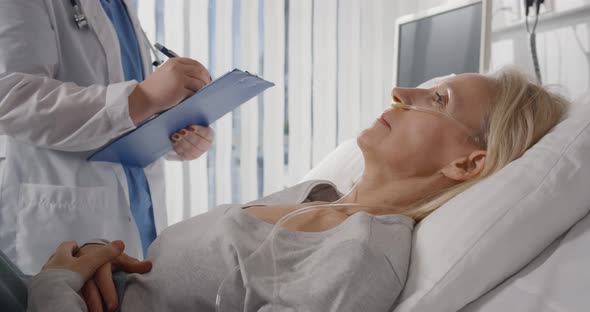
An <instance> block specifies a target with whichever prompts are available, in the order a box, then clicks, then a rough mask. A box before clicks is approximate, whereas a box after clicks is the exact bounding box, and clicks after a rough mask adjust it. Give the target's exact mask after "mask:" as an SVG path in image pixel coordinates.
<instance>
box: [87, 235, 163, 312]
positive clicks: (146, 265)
mask: <svg viewBox="0 0 590 312" xmlns="http://www.w3.org/2000/svg"><path fill="white" fill-rule="evenodd" d="M117 242H120V244H121V245H122V244H123V242H121V241H117ZM111 244H113V243H111ZM102 248H105V246H104V245H96V244H92V245H86V246H84V247H82V248H80V249H79V250H78V253H77V254H76V256H77V257H80V259H82V258H84V257H86V256H91V255H93V254H95V253H96V252H97V251H98V250H101V249H102ZM123 248H124V247H123ZM123 248H121V251H122V250H123ZM151 269H152V263H151V262H150V261H139V260H137V259H135V258H132V257H129V256H128V255H127V254H125V253H119V255H118V256H117V257H113V258H112V259H111V260H110V261H105V262H103V263H102V265H101V266H100V267H99V268H98V269H97V270H96V273H95V274H94V276H92V278H90V279H88V280H87V281H86V284H84V287H82V296H83V297H84V301H85V302H86V306H87V307H88V311H90V312H93V311H100V312H102V302H101V295H102V298H103V299H104V302H105V303H106V306H107V308H108V310H109V311H114V310H115V309H116V308H117V306H118V305H119V300H118V298H117V291H116V289H115V284H114V283H113V272H116V271H124V272H127V273H147V272H149V271H150V270H151Z"/></svg>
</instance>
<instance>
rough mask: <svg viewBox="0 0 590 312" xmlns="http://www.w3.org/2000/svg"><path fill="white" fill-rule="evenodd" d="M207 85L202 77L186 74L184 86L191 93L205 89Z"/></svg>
mask: <svg viewBox="0 0 590 312" xmlns="http://www.w3.org/2000/svg"><path fill="white" fill-rule="evenodd" d="M206 85H207V83H206V82H205V81H203V80H202V79H200V78H195V77H193V76H188V75H185V76H184V81H183V86H184V89H185V90H189V91H190V95H193V93H195V92H197V91H199V90H201V89H203V87H204V86H206Z"/></svg>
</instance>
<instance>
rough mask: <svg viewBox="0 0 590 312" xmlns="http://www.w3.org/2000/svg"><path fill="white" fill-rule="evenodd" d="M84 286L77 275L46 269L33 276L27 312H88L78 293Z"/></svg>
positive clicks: (62, 270) (61, 270) (80, 277)
mask: <svg viewBox="0 0 590 312" xmlns="http://www.w3.org/2000/svg"><path fill="white" fill-rule="evenodd" d="M82 285H84V280H83V279H82V276H81V275H80V274H79V273H76V272H73V271H69V270H64V269H47V270H43V271H41V273H39V274H37V275H35V276H34V277H33V279H32V281H31V286H30V289H29V296H28V305H27V311H29V312H42V311H52V312H54V311H55V312H62V311H63V312H66V311H68V312H69V311H71V312H77V311H88V310H87V309H86V303H84V300H83V299H82V297H80V295H78V291H80V289H81V288H82Z"/></svg>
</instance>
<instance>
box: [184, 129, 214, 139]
mask: <svg viewBox="0 0 590 312" xmlns="http://www.w3.org/2000/svg"><path fill="white" fill-rule="evenodd" d="M188 129H189V131H191V132H195V133H196V134H198V135H199V136H201V137H202V138H204V139H205V140H207V141H209V142H213V139H214V138H215V131H213V128H211V127H203V126H199V125H192V126H190V127H189V128H188Z"/></svg>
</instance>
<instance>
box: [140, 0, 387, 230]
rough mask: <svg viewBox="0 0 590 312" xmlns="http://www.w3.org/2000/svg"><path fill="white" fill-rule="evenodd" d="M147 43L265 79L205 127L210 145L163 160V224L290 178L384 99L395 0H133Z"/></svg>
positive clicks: (215, 69)
mask: <svg viewBox="0 0 590 312" xmlns="http://www.w3.org/2000/svg"><path fill="white" fill-rule="evenodd" d="M136 6H137V12H138V15H139V19H140V21H141V23H142V26H143V28H144V30H145V31H146V34H147V35H148V37H149V38H150V39H151V40H152V42H160V43H163V44H164V45H166V46H167V47H168V48H170V49H172V50H174V51H177V52H180V53H182V54H183V55H184V56H187V57H191V58H194V59H196V60H198V61H199V62H201V63H202V64H203V65H205V66H206V67H207V68H208V69H209V71H210V72H211V75H212V77H213V78H215V77H219V76H220V75H222V74H224V73H225V72H227V71H229V70H231V69H233V68H236V67H237V68H240V69H243V70H247V71H249V72H251V73H254V74H257V75H260V76H262V77H263V78H265V79H267V80H270V81H272V82H274V83H275V87H273V88H271V89H269V90H267V91H266V92H264V93H263V95H261V96H259V97H257V98H254V99H252V100H250V101H249V102H247V103H245V104H244V105H242V106H241V107H239V108H238V109H236V110H234V111H233V112H232V113H230V114H227V115H225V116H223V117H222V118H221V119H219V120H218V121H217V122H215V123H214V124H213V125H211V127H213V128H214V130H215V142H214V144H213V146H212V148H211V149H210V150H209V152H208V153H207V154H205V155H203V156H201V157H200V158H199V159H197V160H194V161H190V162H175V161H166V163H165V178H166V188H167V190H166V191H167V194H166V197H167V209H168V216H169V217H168V218H169V224H173V223H176V222H178V221H181V220H183V219H186V218H188V217H190V216H193V215H195V214H198V213H202V212H205V211H207V210H208V209H210V208H212V207H214V206H216V205H219V204H226V203H233V202H248V201H251V200H254V199H256V198H259V197H261V196H264V195H267V194H270V193H273V192H276V191H279V190H281V189H283V188H285V187H288V186H291V185H294V184H296V183H298V182H300V180H301V178H302V177H303V176H304V175H305V174H306V173H307V172H308V171H309V170H310V169H311V168H312V166H313V165H314V164H317V163H318V162H319V161H320V160H321V159H322V158H323V157H324V156H326V155H327V154H328V153H329V152H331V151H332V150H333V149H334V148H335V147H336V146H337V145H338V144H339V143H340V142H342V141H344V140H348V139H351V138H354V137H355V136H356V135H358V133H359V131H360V130H361V129H363V128H365V127H367V126H369V125H370V124H371V123H372V122H373V121H374V119H375V118H376V117H377V116H378V115H379V114H380V113H381V111H383V109H384V108H385V107H386V105H387V104H388V103H389V101H390V100H389V91H390V89H391V81H392V68H393V59H392V58H393V53H392V50H393V40H394V38H393V36H394V16H395V14H394V10H395V8H394V4H393V1H387V0H372V1H361V0H141V1H137V3H136Z"/></svg>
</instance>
